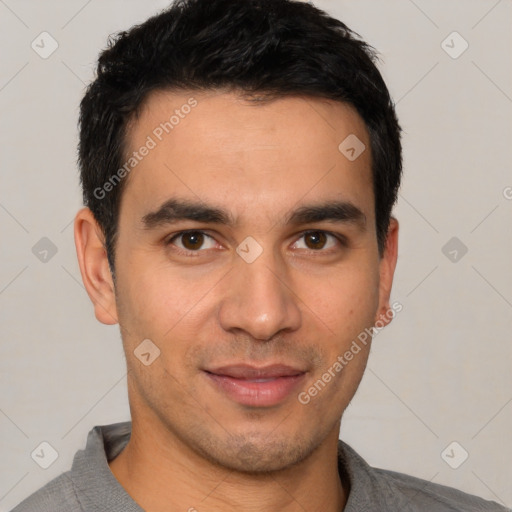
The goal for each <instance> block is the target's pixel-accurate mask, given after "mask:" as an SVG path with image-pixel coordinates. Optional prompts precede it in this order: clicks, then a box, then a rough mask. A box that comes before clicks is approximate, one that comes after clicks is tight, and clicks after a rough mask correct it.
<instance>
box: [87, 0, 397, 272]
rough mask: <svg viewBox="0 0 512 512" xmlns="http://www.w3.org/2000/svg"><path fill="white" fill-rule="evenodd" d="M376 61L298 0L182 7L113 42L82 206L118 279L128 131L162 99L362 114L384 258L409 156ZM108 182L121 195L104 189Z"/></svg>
mask: <svg viewBox="0 0 512 512" xmlns="http://www.w3.org/2000/svg"><path fill="white" fill-rule="evenodd" d="M376 61H377V54H376V52H375V50H374V49H373V48H372V47H371V46H369V45H368V44H367V43H365V42H364V41H362V39H361V38H360V36H359V35H358V34H356V33H355V32H353V31H352V30H350V29H349V28H348V27H347V26H346V25H345V24H344V23H343V22H341V21H339V20H337V19H334V18H332V17H330V16H329V15H328V14H327V13H325V12H324V11H322V10H320V9H318V8H317V7H315V6H313V5H311V4H309V3H306V2H301V1H298V0H297V1H294V0H176V1H175V2H174V3H172V4H171V5H170V7H169V8H167V9H166V10H164V11H162V12H161V13H159V14H158V15H156V16H153V17H151V18H149V19H148V20H147V21H145V22H144V23H142V24H141V25H136V26H134V27H132V28H131V29H130V30H128V31H123V32H120V33H118V34H116V35H115V36H113V37H112V36H111V37H110V38H109V41H108V47H107V48H106V49H105V50H104V51H103V52H102V53H101V54H100V56H99V59H98V66H97V76H96V78H95V79H94V81H93V82H92V83H91V84H90V85H89V86H88V88H87V90H86V93H85V95H84V97H83V99H82V101H81V104H80V120H79V128H80V140H79V148H78V164H79V168H80V180H81V185H82V188H83V199H84V204H85V205H86V206H87V207H89V208H90V209H91V211H92V213H93V215H94V217H95V219H96V221H97V222H98V224H99V226H100V227H101V229H102V230H103V234H104V236H105V249H106V252H107V256H108V261H109V265H110V269H111V271H112V274H113V275H114V276H115V273H114V268H115V267H114V259H115V258H114V253H115V242H116V235H117V230H118V218H119V206H120V199H121V194H122V191H123V186H124V185H125V182H126V179H127V178H126V177H123V176H124V173H119V170H120V168H121V167H122V166H123V163H124V162H125V161H126V159H125V155H126V150H127V145H126V135H127V126H128V124H129V123H130V122H131V121H132V120H133V119H135V118H136V116H137V114H138V112H139V111H140V108H141V106H142V104H143V102H144V101H145V100H146V99H147V98H148V95H149V94H150V93H151V92H153V91H156V90H168V91H209V90H219V91H224V90H226V91H238V92H239V93H240V95H241V96H244V97H245V96H246V97H251V96H253V95H257V97H258V98H261V97H264V98H267V99H268V100H272V99H274V98H282V97H287V96H309V97H314V98H324V99H329V100H335V101H340V102H344V103H347V104H349V105H351V106H352V107H354V108H355V109H356V110H357V112H358V113H359V115H360V116H361V117H362V119H363V120H364V122H365V125H366V127H367V130H368V132H369V136H370V141H371V148H370V149H371V157H372V175H373V191H374V195H375V216H376V236H377V242H378V247H379V253H380V255H381V256H382V254H383V250H384V247H385V242H386V237H387V230H388V227H389V222H390V216H391V211H392V208H393V205H394V204H395V202H396V199H397V194H398V189H399V186H400V180H401V174H402V148H401V143H400V134H401V129H400V126H399V123H398V120H397V117H396V113H395V107H394V103H393V101H392V99H391V97H390V94H389V91H388V89H387V87H386V84H385V83H384V80H383V78H382V76H381V74H380V72H379V70H378V69H377V67H376ZM340 142H341V141H340ZM121 177H123V179H120V178H121ZM113 179H117V181H118V182H119V184H117V182H114V181H113ZM108 182H110V183H111V184H113V185H112V186H108V187H105V188H104V185H105V184H106V183H108ZM116 185H117V186H116ZM107 189H108V192H107Z"/></svg>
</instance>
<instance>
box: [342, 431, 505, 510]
mask: <svg viewBox="0 0 512 512" xmlns="http://www.w3.org/2000/svg"><path fill="white" fill-rule="evenodd" d="M338 450H339V451H338V467H339V470H340V475H343V476H344V477H345V478H347V479H348V480H349V482H350V492H349V496H348V501H347V507H346V512H357V511H359V510H365V509H367V510H379V512H395V511H397V510H400V511H401V512H422V511H428V512H462V511H464V512H512V509H507V508H505V507H503V506H501V505H499V504H498V503H496V502H494V501H487V500H484V499H483V498H480V497H478V496H473V495H471V494H467V493H465V492H462V491H459V490H458V489H454V488H453V487H447V486H445V485H441V484H436V483H433V482H430V481H428V480H424V479H421V478H417V477H414V476H411V475H406V474H405V473H399V472H396V471H390V470H387V469H381V468H375V467H372V466H370V465H369V464H368V463H367V462H366V461H365V460H364V459H363V458H362V457H361V456H360V455H359V454H358V453H357V452H356V451H355V450H354V449H353V448H352V447H350V446H349V445H347V444H346V443H344V442H343V441H341V440H340V441H339V446H338Z"/></svg>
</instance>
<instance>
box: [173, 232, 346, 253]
mask: <svg viewBox="0 0 512 512" xmlns="http://www.w3.org/2000/svg"><path fill="white" fill-rule="evenodd" d="M189 233H200V234H202V235H204V236H206V237H208V238H211V239H213V240H215V239H214V237H213V236H211V235H209V234H208V233H207V232H206V231H202V230H200V229H188V230H185V231H179V232H177V233H174V234H173V235H171V236H170V238H167V239H166V241H165V245H166V246H172V245H173V242H174V240H176V239H177V238H179V237H180V236H183V235H186V234H189ZM312 233H324V234H325V235H327V236H331V237H333V238H334V239H336V241H337V242H338V243H339V244H340V246H341V247H342V248H346V247H348V243H347V240H346V238H345V237H344V236H343V235H340V234H337V233H332V232H331V231H325V230H323V229H311V230H309V231H304V232H302V233H301V235H300V237H299V238H298V239H297V240H300V238H303V237H305V236H306V235H309V234H312ZM205 250H208V249H202V250H201V249H198V250H196V251H191V250H184V249H182V248H181V247H176V246H174V248H173V251H175V252H177V253H178V254H179V255H182V256H187V257H191V258H197V257H198V256H199V255H200V253H201V252H204V251H205ZM333 250H336V248H331V249H328V250H323V249H318V250H314V249H309V250H307V251H308V252H310V253H320V254H330V253H332V252H333Z"/></svg>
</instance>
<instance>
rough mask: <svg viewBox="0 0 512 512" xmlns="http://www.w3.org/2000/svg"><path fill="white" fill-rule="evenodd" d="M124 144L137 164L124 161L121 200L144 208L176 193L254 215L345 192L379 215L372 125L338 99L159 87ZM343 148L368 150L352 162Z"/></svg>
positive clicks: (128, 156) (368, 211)
mask: <svg viewBox="0 0 512 512" xmlns="http://www.w3.org/2000/svg"><path fill="white" fill-rule="evenodd" d="M345 141H348V142H345ZM340 145H341V146H340ZM126 146H127V151H126V155H125V156H126V161H128V160H131V161H132V163H133V164H135V165H134V166H133V167H130V166H128V168H129V173H128V182H127V186H126V188H125V191H124V193H123V199H122V204H125V203H130V204H134V205H136V207H137V209H139V210H140V211H142V210H148V209H151V208H154V206H155V205H157V204H159V203H162V202H164V201H165V200H167V199H168V198H169V197H170V196H180V197H188V198H194V199H196V200H197V199H199V200H201V201H203V202H206V203H215V204H223V205H229V206H230V208H231V209H232V210H233V211H235V212H236V213H237V214H238V213H239V214H241V213H242V212H247V213H250V214H251V215H252V216H253V217H254V216H255V215H256V216H257V215H262V214H263V213H264V212H276V211H277V210H282V212H284V211H286V210H289V209H290V208H291V206H293V205H297V202H300V201H301V200H302V199H303V200H304V201H306V200H308V201H311V200H315V199H347V200H351V201H352V202H355V203H357V204H358V205H359V207H361V209H364V210H365V213H366V215H367V217H372V216H373V210H372V206H373V185H372V176H371V155H370V150H369V138H368V132H367V130H366V127H365V124H364V122H363V120H362V119H361V117H360V116H359V115H358V114H357V112H356V111H355V110H354V109H353V108H352V107H350V106H348V105H346V104H343V103H340V102H334V101H329V100H324V99H317V98H311V97H285V98H280V99H276V100H273V101H271V102H249V101H247V100H244V99H242V98H241V97H240V96H239V95H238V94H236V93H221V92H218V91H209V92H200V93H198V92H180V93H175V92H165V91H159V92H156V93H153V94H151V95H150V96H149V97H148V99H147V101H146V102H145V103H144V106H143V108H142V109H141V111H140V113H139V115H138V116H137V118H135V119H134V120H133V121H132V122H131V123H130V126H129V129H128V133H127V139H126ZM346 146H350V147H348V149H349V150H351V148H352V147H354V148H355V151H357V152H359V151H361V149H362V148H367V149H364V150H363V152H362V153H361V154H360V155H359V157H358V158H356V159H355V160H354V159H352V158H348V157H347V153H346V150H347V147H346ZM134 152H135V153H134ZM134 154H136V156H134ZM348 156H353V153H350V152H349V153H348ZM135 160H136V161H135ZM123 208H124V207H122V209H123Z"/></svg>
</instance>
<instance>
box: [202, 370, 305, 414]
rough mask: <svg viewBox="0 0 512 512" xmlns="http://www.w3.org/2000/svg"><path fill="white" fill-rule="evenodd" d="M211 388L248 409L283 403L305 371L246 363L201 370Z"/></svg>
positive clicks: (298, 383) (297, 384)
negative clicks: (211, 385) (212, 386)
mask: <svg viewBox="0 0 512 512" xmlns="http://www.w3.org/2000/svg"><path fill="white" fill-rule="evenodd" d="M204 372H205V375H206V376H207V377H208V379H209V381H210V382H211V383H212V384H213V385H214V387H215V388H216V389H217V390H218V391H220V392H221V393H222V394H224V395H225V396H227V397H228V398H230V399H231V400H233V401H235V402H237V403H239V404H242V405H248V406H252V407H271V406H275V405H278V404H279V403H281V402H283V401H284V400H285V399H286V398H287V397H288V396H290V394H291V393H292V392H293V391H294V390H295V389H296V388H297V387H298V386H299V385H300V383H301V382H302V381H303V380H304V377H305V375H306V371H305V370H302V369H299V368H294V367H291V366H287V365H283V364H273V365H269V366H264V367H255V366H251V365H246V364H239V365H229V366H223V367H219V368H215V369H211V370H204Z"/></svg>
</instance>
